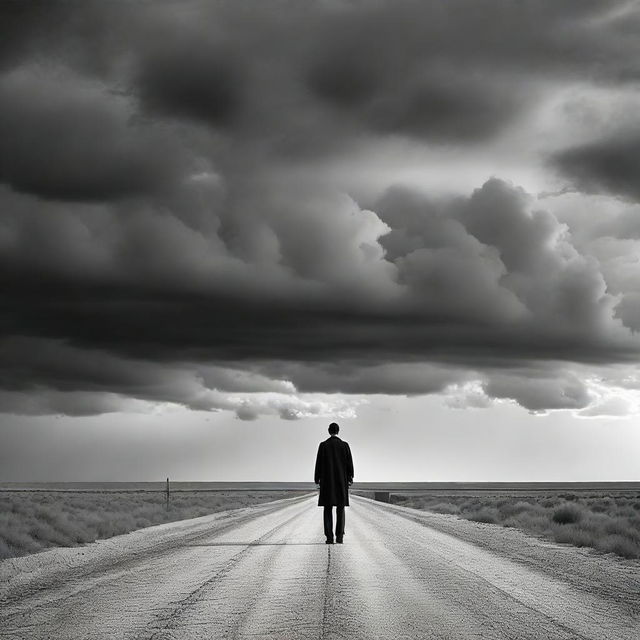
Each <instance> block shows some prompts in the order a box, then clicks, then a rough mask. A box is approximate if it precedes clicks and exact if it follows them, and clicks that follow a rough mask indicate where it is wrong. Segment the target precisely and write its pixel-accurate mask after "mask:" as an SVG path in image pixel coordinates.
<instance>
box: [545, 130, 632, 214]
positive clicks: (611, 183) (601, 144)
mask: <svg viewBox="0 0 640 640" xmlns="http://www.w3.org/2000/svg"><path fill="white" fill-rule="evenodd" d="M638 158H640V131H637V130H633V131H626V132H621V133H619V134H617V135H616V136H613V137H610V138H605V139H603V140H599V141H597V142H592V143H589V144H585V145H581V146H578V147H574V148H570V149H567V150H565V151H562V152H560V153H558V154H557V155H556V157H555V159H554V160H555V163H556V165H557V166H558V167H559V169H560V170H561V171H562V172H563V173H564V174H565V175H566V176H567V177H568V178H570V179H571V180H572V181H573V183H574V184H575V186H576V188H578V189H580V190H582V191H585V192H587V193H612V194H615V195H619V196H622V197H626V198H630V199H632V200H634V201H636V202H638V201H640V162H639V161H638Z"/></svg>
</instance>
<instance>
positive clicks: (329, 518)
mask: <svg viewBox="0 0 640 640" xmlns="http://www.w3.org/2000/svg"><path fill="white" fill-rule="evenodd" d="M338 431H340V427H339V426H338V425H337V424H336V423H335V422H332V423H331V424H330V425H329V437H328V438H327V439H326V440H325V441H324V442H321V443H320V446H319V447H318V455H317V456H316V470H315V474H314V480H315V483H316V484H319V485H320V495H319V497H318V506H319V507H324V514H323V515H324V534H325V536H327V544H333V507H334V506H335V508H336V542H337V543H338V544H342V538H343V536H344V508H345V507H348V506H349V485H350V484H351V483H352V482H353V459H352V458H351V449H349V445H348V444H347V443H346V442H345V441H344V440H341V439H340V438H338Z"/></svg>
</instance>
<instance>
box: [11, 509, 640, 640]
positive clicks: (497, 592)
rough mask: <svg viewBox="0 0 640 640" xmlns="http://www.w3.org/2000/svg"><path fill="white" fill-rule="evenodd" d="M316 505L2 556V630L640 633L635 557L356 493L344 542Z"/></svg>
mask: <svg viewBox="0 0 640 640" xmlns="http://www.w3.org/2000/svg"><path fill="white" fill-rule="evenodd" d="M321 520H322V518H321V510H320V509H318V507H317V506H316V497H315V496H306V497H302V498H294V499H289V500H283V501H278V502H277V503H269V504H264V505H259V506H256V507H250V508H246V509H240V510H237V511H232V512H226V513H223V514H213V515H211V516H205V517H204V518H197V519H194V520H186V521H183V522H180V523H170V524H167V525H161V526H160V527H152V528H149V529H145V530H140V531H137V532H134V533H132V534H128V535H126V536H119V537H117V538H112V539H110V540H106V541H102V542H99V543H97V544H92V545H88V546H86V547H79V548H73V549H57V550H52V551H47V552H45V553H41V554H36V555H34V556H29V557H26V558H19V559H15V560H10V561H5V562H3V563H0V638H1V639H11V640H21V639H30V640H31V639H38V640H39V639H45V638H46V639H60V640H75V639H83V640H89V639H91V640H94V639H96V640H97V639H103V638H104V639H105V640H106V639H109V640H119V639H125V638H126V639H129V638H137V639H146V640H152V639H153V640H168V639H176V640H177V639H180V640H190V639H196V638H202V639H207V640H213V639H222V638H243V639H244V638H246V639H248V638H251V639H252V640H256V639H261V638H265V639H266V638H272V639H273V638H278V639H283V640H295V639H297V638H305V639H307V638H312V639H314V640H320V639H323V638H325V639H336V640H337V639H339V638H349V639H351V638H362V639H363V640H364V639H366V640H372V639H378V640H383V639H388V640H392V639H393V640H400V639H403V638H406V639H409V638H411V639H412V640H414V639H422V638H424V639H432V638H433V639H435V638H442V639H445V638H446V639H451V640H461V639H466V638H486V639H495V640H504V639H506V638H512V639H514V640H516V639H517V640H528V639H539V640H542V639H544V640H548V639H553V640H564V639H567V640H568V639H578V638H579V639H587V638H589V639H593V640H638V638H639V637H640V617H639V615H640V614H639V612H640V571H639V570H638V569H639V568H640V563H637V562H635V561H623V560H618V559H616V558H613V557H610V556H604V555H602V554H595V553H593V552H586V551H584V550H579V549H573V548H570V547H560V546H559V545H551V544H549V543H544V542H542V541H539V540H536V539H533V538H528V537H527V536H524V535H523V534H520V533H519V532H515V531H512V530H503V529H501V528H499V527H490V526H489V525H479V524H477V523H468V522H466V521H461V520H457V519H455V518H453V517H451V516H439V515H434V514H425V515H421V514H419V513H418V512H416V511H414V510H410V509H403V508H401V507H395V506H390V505H383V504H379V503H374V502H372V501H370V500H367V499H365V498H360V497H355V496H354V497H353V498H352V506H351V507H350V508H349V509H348V510H347V526H346V534H345V544H344V545H326V544H324V540H323V536H322V524H321ZM456 531H460V535H457V534H456ZM474 536H475V537H476V538H477V541H476V542H474ZM487 541H489V542H487ZM491 545H493V546H494V548H493V549H492V548H490V547H491Z"/></svg>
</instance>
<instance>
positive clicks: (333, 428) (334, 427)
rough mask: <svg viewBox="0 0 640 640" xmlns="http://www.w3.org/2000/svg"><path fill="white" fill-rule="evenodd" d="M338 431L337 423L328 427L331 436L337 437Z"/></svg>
mask: <svg viewBox="0 0 640 640" xmlns="http://www.w3.org/2000/svg"><path fill="white" fill-rule="evenodd" d="M338 431H340V427H339V426H338V423H337V422H332V423H331V424H330V425H329V433H330V434H331V435H332V436H336V435H338Z"/></svg>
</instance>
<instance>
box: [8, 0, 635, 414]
mask: <svg viewBox="0 0 640 640" xmlns="http://www.w3.org/2000/svg"><path fill="white" fill-rule="evenodd" d="M621 6H622V5H620V6H617V5H616V6H613V7H612V6H611V5H607V7H603V6H602V4H601V3H597V2H577V1H575V0H564V1H562V2H556V3H550V4H549V5H548V6H547V5H535V6H533V5H532V6H529V5H526V6H523V5H520V4H514V5H507V4H504V3H495V2H481V3H479V4H478V3H471V4H470V3H466V2H453V3H451V5H447V8H446V9H443V8H442V6H440V5H439V4H434V3H422V2H407V3H402V6H398V5H397V4H395V3H388V2H381V3H358V2H357V3H355V4H354V3H315V4H313V5H312V6H308V7H307V6H306V7H297V6H296V7H293V6H292V7H288V9H287V11H282V12H281V11H273V8H272V7H270V6H268V5H265V4H263V3H255V4H251V5H250V8H247V7H242V8H240V7H239V6H238V5H237V4H236V3H215V4H206V3H191V2H186V3H181V4H180V5H179V6H178V5H176V4H175V3H157V4H155V5H154V8H153V11H151V10H150V9H149V7H148V6H147V5H145V4H140V3H127V5H126V6H124V5H123V6H122V7H120V6H119V5H118V7H117V9H115V8H114V7H116V5H112V4H111V3H98V2H88V3H79V4H73V5H72V8H68V7H64V8H63V7H58V6H56V7H54V8H52V9H50V10H49V11H51V13H49V12H48V11H45V10H41V9H40V8H38V10H34V11H33V12H21V11H18V10H16V9H8V8H5V7H3V8H1V9H0V12H2V13H3V14H7V13H8V14H10V15H9V16H8V17H9V20H8V22H7V23H6V24H10V30H11V33H12V34H13V35H12V36H11V37H9V38H8V39H7V40H4V41H3V45H2V50H1V51H0V105H1V106H0V135H1V136H2V141H3V144H2V148H1V149H0V182H2V185H0V211H2V215H1V216H0V282H1V283H2V286H3V291H4V296H3V300H2V305H3V313H2V315H1V319H0V335H1V336H2V350H1V351H0V388H2V389H3V390H4V393H5V396H4V398H5V400H6V406H7V407H8V408H10V409H11V410H15V411H18V410H24V411H26V412H36V413H37V412H46V411H53V412H55V411H64V412H68V413H70V414H74V415H77V414H88V413H91V411H95V412H103V411H118V410H131V411H137V410H148V409H149V408H150V407H154V406H158V407H161V406H163V404H169V405H171V404H177V405H182V406H187V407H191V408H193V409H194V410H228V411H233V412H235V413H236V415H237V416H238V417H239V418H241V419H252V418H255V417H257V416H259V415H263V414H265V413H266V414H273V415H279V416H281V417H282V418H283V419H290V418H293V417H301V416H313V415H322V416H325V415H326V416H328V415H331V414H332V412H334V413H336V414H337V415H351V414H352V412H353V411H355V409H356V407H357V406H358V403H359V402H360V401H361V400H362V397H363V396H365V395H366V394H385V393H390V394H401V395H415V394H423V393H439V394H444V396H445V397H448V398H449V400H448V402H449V403H450V404H454V405H455V404H458V405H460V406H481V405H482V406H484V405H485V404H487V405H488V404H490V403H491V402H492V401H493V399H495V398H497V399H505V400H508V399H511V400H513V401H515V402H518V403H520V404H521V405H522V406H523V407H526V408H527V409H529V410H531V411H534V412H543V411H545V410H550V409H570V410H576V411H579V410H582V409H585V410H587V409H588V408H589V407H590V406H591V404H593V403H594V402H596V401H598V398H599V396H598V398H596V396H594V395H593V392H592V391H591V390H590V388H589V387H588V385H586V383H583V382H581V379H580V376H579V374H578V373H576V371H578V369H579V367H581V366H583V365H585V366H586V365H589V366H605V365H609V364H611V363H624V362H628V361H633V360H635V359H637V356H638V351H639V347H640V344H639V343H638V337H637V335H635V334H634V333H633V332H632V330H633V331H636V330H638V328H639V327H640V325H639V324H638V321H637V315H638V307H637V300H636V297H637V294H638V288H637V287H636V286H635V285H634V284H633V283H634V278H635V275H634V274H636V271H635V270H634V267H633V264H632V263H633V256H634V252H635V251H636V247H635V245H634V244H633V243H632V242H626V241H630V240H633V239H634V238H637V233H636V229H635V226H634V224H635V223H634V221H633V220H632V219H631V217H629V218H628V219H627V218H624V217H623V216H622V215H620V216H618V214H617V213H615V214H614V213H611V212H608V213H607V216H608V218H607V219H608V221H609V223H610V225H612V226H610V228H608V230H607V229H604V228H600V229H598V228H597V225H591V224H587V223H586V222H585V221H584V220H582V221H581V220H580V215H579V213H577V212H576V211H573V212H572V213H571V215H567V216H565V217H563V216H561V215H560V214H558V213H557V212H555V211H554V206H555V205H556V204H557V200H558V199H559V198H554V197H549V198H547V199H545V201H544V206H541V204H540V202H541V201H540V200H537V199H536V198H535V197H534V196H533V195H532V193H531V192H532V189H531V188H529V187H528V186H527V185H523V186H518V185H517V184H516V183H514V182H513V181H510V180H508V179H506V177H504V176H503V177H502V178H501V177H499V176H500V175H501V174H499V175H497V176H494V177H490V176H489V175H486V174H487V173H488V172H489V169H487V167H493V166H495V164H496V162H497V161H498V160H499V161H500V162H501V163H502V165H501V166H504V167H506V171H507V173H509V174H510V172H509V169H510V166H511V164H512V162H511V160H512V157H515V156H517V154H516V153H515V151H514V149H515V148H516V147H519V146H525V147H527V145H529V146H530V148H529V147H527V149H526V154H525V155H522V156H517V159H518V161H522V162H523V163H524V164H525V165H526V166H525V169H526V170H523V171H522V173H523V175H529V174H528V173H527V172H528V171H529V173H535V171H540V172H544V171H549V167H548V166H546V165H544V163H543V161H542V160H541V155H542V151H541V150H540V147H539V146H537V141H533V142H532V138H536V140H537V138H538V137H544V135H543V134H545V132H547V133H548V130H547V129H545V126H546V123H547V120H550V121H552V125H553V126H556V125H557V122H559V121H562V119H561V118H560V116H558V113H557V110H558V109H560V110H561V108H562V104H563V103H562V100H559V99H558V98H557V95H558V93H557V92H558V91H559V87H565V86H570V85H571V84H572V83H578V84H580V83H582V84H586V85H588V86H592V85H594V84H595V83H598V82H599V81H600V80H601V79H606V80H607V82H609V83H610V84H611V86H614V85H615V87H618V88H620V87H623V88H628V87H629V86H633V78H634V77H637V73H638V68H637V59H638V58H637V56H634V55H631V54H632V53H633V52H634V51H635V45H634V40H633V39H632V38H628V37H625V35H624V34H625V22H624V20H621V19H620V15H622V14H621V13H620V10H619V9H620V7H621ZM616 8H617V9H618V11H617V12H616ZM53 15H55V16H56V17H57V18H58V19H57V20H56V21H53V20H52V16H53ZM249 16H250V18H249ZM54 22H55V24H56V25H58V26H57V28H56V29H55V30H53V31H52V30H51V29H49V28H48V25H49V24H53V23H54ZM0 23H2V21H1V20H0ZM532 24H535V25H536V29H531V25H532ZM479 25H482V28H480V27H479ZM5 29H6V27H5ZM625 90H626V89H625ZM588 94H589V92H588V91H585V95H588ZM562 96H565V94H562ZM565 98H566V96H565ZM554 100H555V102H554ZM565 106H566V105H565ZM587 111H588V109H587ZM554 118H555V119H554ZM554 123H555V124H554ZM553 126H551V125H550V129H549V130H551V131H553V130H554V129H553ZM539 130H540V132H541V133H540V136H538V134H537V133H536V132H538V131H539ZM531 132H533V133H531ZM527 135H528V136H529V137H527ZM572 135H573V134H572ZM566 137H567V139H566V140H565V139H564V138H563V139H562V140H561V141H560V142H559V143H558V144H559V146H562V147H563V148H564V149H565V151H560V152H558V155H557V156H556V162H557V163H558V166H560V167H561V169H562V171H564V172H565V174H566V175H567V176H569V177H570V178H571V179H572V180H574V181H575V188H576V189H583V190H585V191H589V192H591V191H597V190H606V191H607V192H615V193H623V194H626V195H632V196H633V195H634V193H635V191H634V189H635V187H634V186H633V184H634V180H633V178H634V176H633V168H632V167H631V164H632V163H631V160H630V159H631V158H632V155H633V151H634V149H635V148H634V147H633V145H634V144H635V142H634V140H635V138H633V137H631V138H628V139H625V140H622V139H621V138H620V139H618V138H616V139H615V140H614V139H613V138H611V139H608V138H606V139H605V138H603V141H601V142H599V143H590V144H591V146H589V145H587V146H585V144H584V141H583V140H576V139H574V138H572V137H571V135H569V134H567V136H566ZM480 143H482V144H480ZM393 145H395V146H393ZM389 148H394V149H396V150H400V151H396V153H395V155H394V154H387V153H386V151H387V150H388V149H389ZM445 155H446V156H447V157H448V158H454V159H456V162H457V159H460V161H461V162H462V161H463V160H464V161H468V162H470V163H474V162H475V163H476V164H477V166H476V167H475V169H474V171H471V172H470V174H469V175H472V176H473V179H474V180H475V176H480V178H478V180H477V182H474V183H473V187H470V186H469V185H470V182H469V181H470V180H471V178H469V177H466V178H464V179H463V177H461V176H459V175H458V168H457V165H456V167H454V168H453V169H452V168H446V167H445V168H443V167H441V166H440V160H441V158H442V157H444V156H445ZM400 156H402V157H400ZM374 157H375V158H374ZM380 158H382V161H381V160H380ZM414 158H428V159H429V160H428V162H427V161H425V162H426V164H425V165H422V164H420V163H418V164H416V168H415V170H414V174H415V175H416V176H418V177H417V178H416V179H415V180H414V186H413V187H410V186H408V185H407V184H404V183H402V184H401V182H402V181H401V180H397V179H395V178H394V179H391V178H390V176H394V175H396V174H397V173H399V172H400V173H401V171H400V169H401V168H402V167H401V166H400V165H402V166H405V165H407V164H408V165H411V163H412V162H413V159H414ZM496 159H497V160H496ZM380 162H382V163H383V164H384V165H385V166H384V167H382V168H380V167H379V166H378V164H376V163H380ZM416 162H418V161H417V160H416ZM420 162H422V161H420ZM323 163H324V166H325V167H326V166H327V165H330V166H331V167H333V172H331V171H328V170H326V168H324V169H323ZM403 163H404V164H403ZM429 163H431V164H429ZM527 163H528V164H527ZM514 164H517V163H514ZM630 167H631V168H630ZM438 171H441V172H442V171H445V172H446V171H448V172H449V173H450V174H451V175H450V176H449V180H448V184H450V185H452V187H451V188H450V189H448V191H447V192H446V193H445V192H444V190H443V189H441V190H439V191H436V190H435V189H430V188H429V186H428V185H429V184H430V183H429V178H430V175H431V173H430V172H434V173H437V172H438ZM357 175H361V176H365V178H364V179H363V180H362V181H359V180H358V179H357V177H356V176H357ZM423 178H424V179H423ZM545 179H548V181H549V183H550V184H548V185H547V184H546V183H545V185H544V186H545V187H547V186H549V187H550V188H548V189H539V191H545V190H546V191H547V193H555V192H556V191H557V187H558V185H557V184H554V181H557V176H556V175H555V174H554V175H553V176H551V177H550V176H548V175H546V176H545ZM636 182H637V181H636ZM364 183H366V184H365V185H364V186H362V184H364ZM423 183H424V184H423ZM535 191H538V189H535ZM560 197H561V196H560ZM547 205H548V206H547ZM598 206H599V205H598ZM594 212H595V214H594V215H596V216H597V215H598V214H599V213H600V212H601V209H598V208H597V206H596V205H594ZM603 215H604V214H603ZM587 227H589V228H588V229H587ZM581 230H582V231H581ZM603 237H606V238H610V240H611V241H610V242H609V243H608V244H607V243H605V242H604V241H603ZM598 242H600V244H598ZM605 244H606V246H605ZM514 371H517V372H518V373H517V375H515V374H514V375H512V373H513V372H514ZM541 371H542V372H543V373H541ZM505 372H506V373H505ZM21 407H22V409H20V408H21Z"/></svg>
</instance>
